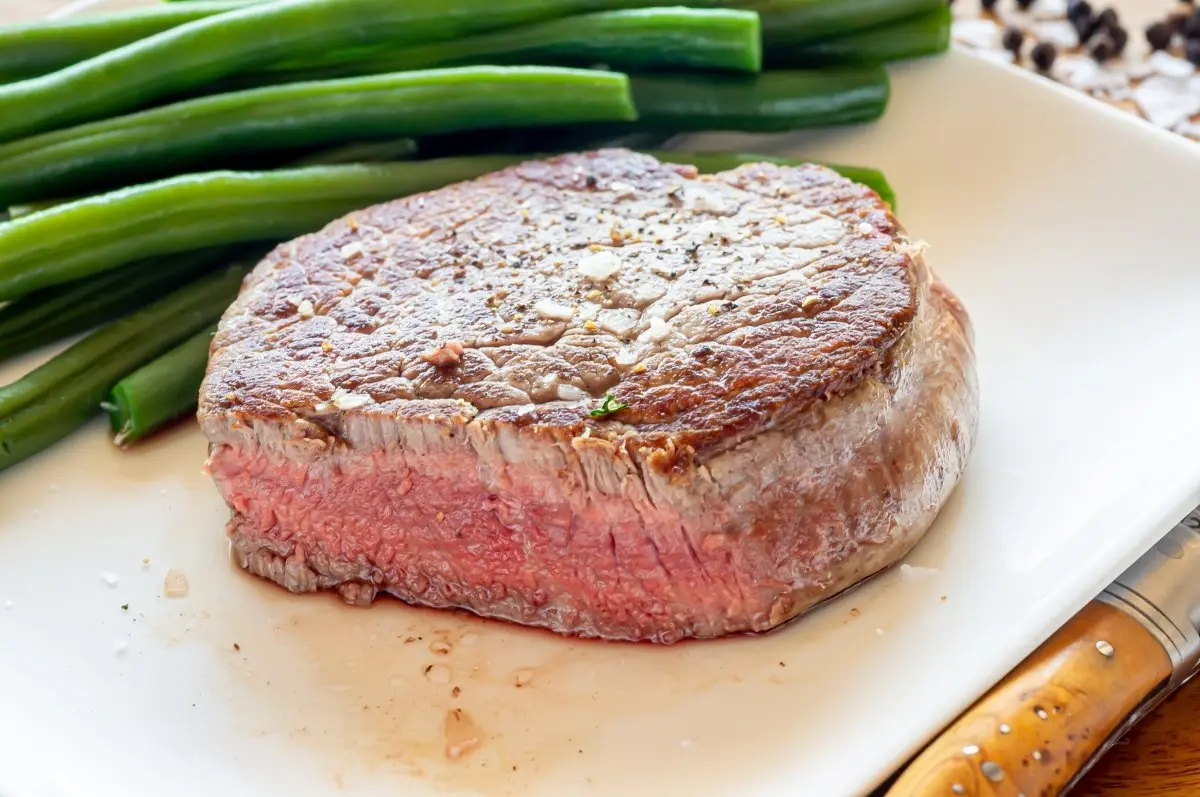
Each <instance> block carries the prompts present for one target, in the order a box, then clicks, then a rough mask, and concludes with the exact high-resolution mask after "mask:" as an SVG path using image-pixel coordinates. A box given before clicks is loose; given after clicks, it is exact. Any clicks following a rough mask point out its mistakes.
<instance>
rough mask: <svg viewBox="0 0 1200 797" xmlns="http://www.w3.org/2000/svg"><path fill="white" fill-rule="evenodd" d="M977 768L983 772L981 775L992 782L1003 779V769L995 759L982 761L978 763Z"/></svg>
mask: <svg viewBox="0 0 1200 797" xmlns="http://www.w3.org/2000/svg"><path fill="white" fill-rule="evenodd" d="M979 770H980V771H981V772H983V776H984V777H985V778H987V779H988V780H990V781H991V782H992V783H999V782H1000V781H1002V780H1004V770H1003V769H1001V768H1000V765H999V764H997V763H996V762H995V761H984V762H983V763H982V764H980V765H979Z"/></svg>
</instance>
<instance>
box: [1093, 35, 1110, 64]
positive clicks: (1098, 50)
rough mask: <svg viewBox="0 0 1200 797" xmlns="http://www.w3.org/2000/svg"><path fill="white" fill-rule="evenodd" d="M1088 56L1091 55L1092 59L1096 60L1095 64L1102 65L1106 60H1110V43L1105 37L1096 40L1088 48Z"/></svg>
mask: <svg viewBox="0 0 1200 797" xmlns="http://www.w3.org/2000/svg"><path fill="white" fill-rule="evenodd" d="M1088 54H1089V55H1091V56H1092V58H1094V59H1096V61H1097V62H1099V63H1104V62H1105V61H1107V60H1108V59H1110V58H1112V54H1113V48H1112V42H1110V41H1109V40H1108V37H1107V36H1103V37H1101V38H1099V39H1096V41H1095V43H1094V44H1092V46H1091V47H1090V48H1088Z"/></svg>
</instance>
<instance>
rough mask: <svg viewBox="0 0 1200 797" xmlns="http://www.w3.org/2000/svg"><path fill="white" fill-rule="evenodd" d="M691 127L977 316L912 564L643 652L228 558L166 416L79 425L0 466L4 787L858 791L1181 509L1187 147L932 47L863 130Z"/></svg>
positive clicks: (1196, 470)
mask: <svg viewBox="0 0 1200 797" xmlns="http://www.w3.org/2000/svg"><path fill="white" fill-rule="evenodd" d="M717 141H720V142H722V143H727V144H729V145H731V146H736V147H737V148H738V149H740V150H749V149H760V150H761V149H764V148H767V147H768V146H769V147H770V148H771V149H772V150H773V151H777V152H791V153H796V154H804V155H806V156H811V157H814V158H821V159H827V160H835V161H841V162H847V163H862V164H872V165H878V166H880V167H882V168H883V169H884V170H885V171H886V172H887V174H888V175H889V176H890V177H891V179H892V181H893V182H894V184H895V187H896V189H897V190H898V192H899V196H900V216H901V218H902V219H903V220H904V222H905V223H906V224H907V225H908V227H909V229H910V231H911V232H912V233H913V234H914V235H915V236H917V237H922V238H925V239H927V240H928V241H929V242H930V244H931V249H930V253H929V258H930V262H931V264H932V265H933V267H934V268H935V269H937V270H938V271H939V272H940V273H941V275H942V277H943V278H944V279H945V280H946V281H947V282H948V283H949V284H950V285H951V286H952V287H953V288H954V289H955V290H956V291H957V292H958V293H959V295H960V296H961V298H962V299H963V300H964V302H965V303H966V305H967V308H968V309H969V311H970V313H971V314H972V316H973V318H974V321H975V324H976V332H977V339H978V357H979V364H980V377H981V385H982V396H983V411H982V421H981V427H980V438H979V444H978V447H977V449H976V450H975V452H974V454H973V457H972V460H971V463H970V467H969V470H968V473H967V475H966V478H965V480H964V481H963V483H962V485H961V486H960V488H959V489H958V491H957V492H956V493H955V495H954V497H953V499H952V500H951V502H950V504H949V506H948V507H947V508H946V509H945V511H944V512H943V514H942V516H941V518H940V519H939V521H938V523H937V525H936V526H935V528H934V529H933V531H932V532H931V533H930V534H929V536H928V537H927V539H926V540H925V541H924V542H923V543H922V544H921V545H920V546H919V548H918V549H917V550H916V551H915V552H914V553H913V554H912V556H910V557H909V560H908V561H909V563H910V564H912V565H919V566H921V567H922V568H929V570H913V569H896V570H893V571H891V572H889V573H886V574H884V575H883V576H882V577H880V578H878V579H876V580H875V581H873V582H871V583H869V584H868V585H866V586H865V587H864V588H862V589H859V590H857V591H855V592H852V593H849V594H847V595H845V596H843V597H842V598H840V599H838V600H836V601H834V602H831V603H830V604H828V605H826V606H824V607H822V608H821V609H820V610H818V611H816V612H814V613H812V614H811V615H809V616H807V617H806V618H804V619H802V620H801V621H799V622H796V623H794V624H792V625H790V626H789V627H787V628H785V629H783V630H781V631H780V632H778V633H775V634H772V635H769V636H766V637H762V638H739V639H731V640H724V641H718V642H706V643H692V644H682V645H678V646H675V647H671V648H660V647H651V646H630V645H609V644H598V643H584V642H578V641H572V640H568V639H562V638H559V637H556V636H553V635H551V634H548V633H544V632H539V631H530V630H524V629H519V628H514V627H511V626H507V625H502V624H500V623H491V622H484V621H480V620H476V619H472V618H469V617H466V616H459V615H455V614H450V613H439V612H433V611H427V610H417V609H412V608H408V607H405V606H403V605H401V604H400V603H398V602H390V601H382V602H380V603H378V604H377V605H376V606H375V607H374V608H372V609H370V610H358V609H351V608H347V607H344V606H342V605H340V604H338V603H337V602H336V601H335V600H334V599H326V598H322V597H312V596H309V597H293V596H290V595H288V594H286V593H285V592H283V591H282V590H280V589H279V588H277V587H275V586H273V585H267V584H264V583H261V582H259V581H258V580H256V579H254V578H251V577H249V576H247V575H245V574H243V573H241V572H239V571H238V570H237V569H236V568H234V567H232V566H231V565H230V564H229V563H228V561H227V557H226V544H225V540H224V536H223V533H222V526H223V523H224V520H225V516H226V512H225V509H224V506H223V505H222V503H221V501H220V500H219V499H218V497H217V495H216V492H215V490H214V489H213V487H212V485H211V484H210V483H209V481H208V480H207V478H206V477H204V476H203V475H201V473H200V466H201V463H202V462H203V459H204V455H205V443H204V441H203V439H202V438H201V436H200V434H199V432H198V431H196V430H195V429H194V428H186V429H181V430H178V431H175V432H172V433H170V434H168V435H166V436H164V437H162V438H160V439H158V440H156V441H154V442H152V443H150V444H149V445H146V446H145V447H144V448H143V449H142V450H140V451H138V452H137V453H118V452H117V451H115V450H114V449H113V448H112V447H111V445H110V444H109V442H108V440H107V437H106V435H105V433H104V431H103V429H102V428H101V425H100V424H99V423H97V424H95V425H94V426H92V427H91V428H89V429H88V430H87V431H86V432H83V433H81V434H79V435H77V436H76V437H75V438H74V439H72V440H71V441H70V442H69V443H68V444H65V445H61V446H59V447H58V448H57V449H56V450H54V451H52V452H50V453H48V454H46V455H43V456H41V457H39V458H37V459H36V460H35V461H33V462H30V463H28V464H27V465H25V466H23V467H20V468H18V469H16V470H14V471H13V472H10V473H5V474H3V476H2V477H0V604H3V605H4V607H5V608H4V610H0V673H2V677H0V706H3V710H2V711H0V793H3V794H5V795H8V797H25V795H35V794H36V795H76V794H77V795H81V796H82V795H86V797H109V796H110V795H111V796H112V797H128V796H130V795H133V796H134V797H138V796H140V795H158V794H161V793H163V792H164V790H165V791H167V792H169V793H171V794H177V795H205V797H207V795H212V794H222V795H231V796H232V795H263V794H289V795H306V796H307V795H313V796H314V797H315V796H317V795H333V794H345V795H376V794H391V795H394V794H403V795H406V796H407V797H418V795H426V794H428V795H435V794H437V795H444V794H474V793H483V794H489V795H490V794H519V795H529V797H534V796H535V795H548V796H553V797H561V796H562V795H576V794H596V795H616V794H620V795H643V794H644V795H661V794H691V795H697V797H701V796H703V797H709V796H710V795H712V796H716V795H733V794H739V795H741V794H755V795H797V794H802V795H818V796H819V797H827V796H833V797H837V796H838V795H851V794H862V793H865V792H867V791H869V790H870V789H871V788H872V787H873V786H874V785H875V784H877V783H879V782H880V781H881V780H882V779H883V778H885V777H886V776H887V775H888V774H889V772H891V771H892V770H893V769H894V768H895V767H896V766H898V765H899V764H901V763H902V762H903V761H904V759H905V758H906V756H908V755H909V754H910V753H912V752H913V751H914V750H915V749H916V748H918V747H919V746H920V745H921V743H922V742H923V741H925V740H926V739H927V738H929V737H930V736H931V735H933V734H934V733H936V731H937V730H938V728H939V727H941V726H942V725H943V724H944V723H945V722H947V721H948V720H950V719H951V718H952V717H953V716H954V715H955V714H956V713H957V712H958V711H959V710H961V709H962V708H963V707H964V706H966V705H967V704H968V703H969V702H970V701H971V700H973V699H974V698H975V697H976V696H978V695H979V694H980V693H981V692H982V691H984V690H985V689H986V688H987V687H988V686H989V685H990V684H991V683H993V682H994V681H995V680H996V679H998V678H999V677H1000V676H1002V675H1003V674H1004V673H1005V672H1006V671H1007V670H1008V669H1009V668H1011V667H1012V666H1013V665H1014V664H1015V663H1016V662H1017V661H1019V660H1020V659H1021V658H1022V657H1023V656H1024V655H1025V654H1026V653H1027V652H1029V651H1030V650H1031V649H1032V648H1034V647H1035V646H1036V645H1037V644H1038V643H1039V642H1040V641H1041V640H1042V639H1044V638H1045V637H1046V636H1048V635H1049V634H1050V633H1051V632H1052V631H1053V630H1054V629H1055V628H1056V627H1057V626H1058V625H1060V624H1061V623H1062V622H1063V621H1064V620H1065V619H1066V618H1067V617H1068V616H1069V615H1070V614H1072V613H1073V612H1074V611H1075V610H1076V609H1078V608H1079V607H1080V606H1081V605H1082V604H1083V603H1084V602H1086V601H1087V600H1088V599H1089V598H1090V597H1091V596H1092V595H1093V594H1094V593H1095V592H1097V591H1098V590H1099V589H1100V588H1101V587H1102V586H1104V584H1105V583H1106V582H1107V581H1108V580H1109V579H1111V578H1112V577H1113V576H1114V575H1115V574H1116V573H1117V572H1119V571H1120V570H1121V569H1122V568H1123V567H1124V566H1126V565H1127V564H1128V563H1130V562H1131V561H1132V560H1133V559H1134V558H1135V557H1136V556H1137V555H1139V554H1140V553H1141V552H1142V551H1143V550H1145V549H1146V548H1148V547H1149V546H1150V544H1152V542H1153V541H1154V540H1155V539H1156V538H1157V537H1158V536H1159V535H1161V534H1162V533H1164V532H1165V531H1166V530H1167V529H1168V528H1169V527H1170V525H1171V524H1172V523H1173V522H1174V521H1176V520H1177V519H1178V518H1180V517H1181V516H1183V515H1184V514H1185V513H1186V512H1187V511H1188V510H1190V509H1191V508H1192V507H1193V506H1195V504H1196V503H1197V502H1200V458H1198V457H1196V456H1195V453H1194V452H1195V450H1196V449H1197V444H1198V443H1200V423H1198V422H1197V421H1198V420H1200V418H1198V416H1200V411H1198V410H1197V404H1196V399H1195V396H1196V395H1197V387H1198V383H1200V367H1198V366H1197V364H1196V363H1197V357H1196V353H1197V343H1198V342H1200V312H1198V308H1200V264H1198V263H1197V262H1196V261H1197V254H1196V253H1197V251H1198V250H1197V239H1198V235H1200V233H1198V230H1200V228H1198V226H1197V222H1196V205H1195V201H1194V198H1195V193H1196V186H1198V185H1200V149H1196V148H1194V147H1193V146H1192V145H1190V144H1187V143H1185V142H1183V141H1181V140H1177V139H1175V138H1172V137H1170V136H1169V135H1167V134H1164V133H1161V132H1159V131H1157V130H1155V129H1153V128H1151V127H1150V126H1148V125H1146V124H1143V123H1140V122H1138V121H1136V120H1134V119H1133V118H1132V117H1129V116H1126V115H1123V114H1121V113H1119V112H1117V111H1113V110H1111V109H1108V108H1105V107H1103V106H1101V105H1100V104H1098V103H1093V102H1091V101H1088V100H1086V99H1083V98H1080V97H1078V96H1076V95H1074V94H1071V93H1069V92H1066V91H1064V90H1060V89H1058V88H1057V87H1054V86H1052V85H1051V84H1049V83H1047V82H1044V81H1040V80H1034V79H1030V78H1028V77H1026V76H1024V75H1022V74H1019V73H1018V72H1016V71H1015V70H1010V69H1006V68H1002V67H997V66H995V65H992V64H988V63H984V62H982V61H978V60H975V59H973V58H971V57H969V56H966V55H963V54H958V53H956V54H953V55H952V56H950V57H948V58H945V59H940V60H937V61H932V62H928V63H922V64H914V65H909V66H906V67H904V68H901V69H897V70H896V71H895V82H894V100H893V103H892V106H891V108H890V109H889V110H888V112H887V115H886V117H885V118H884V119H883V121H882V122H880V123H879V124H877V125H874V126H870V127H864V128H861V129H852V130H843V131H837V132H825V133H819V134H813V135H805V136H791V137H786V138H777V139H772V140H771V141H770V142H763V141H758V142H754V143H753V144H752V143H750V142H748V141H746V140H743V139H730V138H728V137H710V138H708V139H707V140H706V141H704V142H701V143H706V144H712V143H716V142H717ZM16 370H17V369H16V368H13V369H9V371H8V373H7V374H3V375H4V376H12V375H13V374H14V373H16ZM169 568H176V569H178V570H181V571H182V572H184V573H185V574H186V575H187V578H188V580H189V582H190V593H189V594H188V595H187V597H183V598H166V597H164V596H163V580H164V576H165V574H166V572H167V570H168V569H169ZM106 571H107V573H106ZM105 573H106V574H107V575H108V578H107V579H106V578H104V577H102V574H105ZM114 578H115V580H116V583H115V584H112V583H111V582H112V581H113V580H114ZM125 606H127V608H124V607H125ZM852 609H853V610H856V611H852ZM456 708H457V709H461V710H462V712H464V713H463V714H462V715H461V717H456V716H455V715H454V714H453V713H452V712H453V710H454V709H456ZM470 739H475V740H477V742H478V744H477V746H476V747H475V749H473V750H471V751H470V752H469V753H468V754H467V755H465V756H462V757H460V758H458V759H457V760H451V759H449V758H448V757H447V749H448V744H449V745H450V746H453V745H454V744H456V743H462V742H464V741H466V740H470ZM468 746H469V745H468Z"/></svg>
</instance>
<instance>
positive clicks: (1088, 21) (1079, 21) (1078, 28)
mask: <svg viewBox="0 0 1200 797" xmlns="http://www.w3.org/2000/svg"><path fill="white" fill-rule="evenodd" d="M1071 25H1072V26H1073V27H1074V28H1075V32H1076V33H1077V34H1079V43H1080V44H1087V43H1088V40H1089V39H1091V38H1092V37H1093V36H1095V35H1096V33H1097V32H1098V31H1099V30H1100V23H1099V22H1097V21H1096V18H1095V17H1093V16H1092V15H1091V13H1090V12H1089V13H1088V14H1087V15H1086V16H1085V15H1083V14H1077V15H1076V16H1073V17H1071Z"/></svg>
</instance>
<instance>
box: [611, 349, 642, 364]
mask: <svg viewBox="0 0 1200 797" xmlns="http://www.w3.org/2000/svg"><path fill="white" fill-rule="evenodd" d="M613 359H615V360H616V363H617V365H633V364H634V363H635V362H637V352H636V351H634V350H633V349H629V348H625V349H621V350H620V351H619V352H617V356H616V357H615V358H613Z"/></svg>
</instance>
